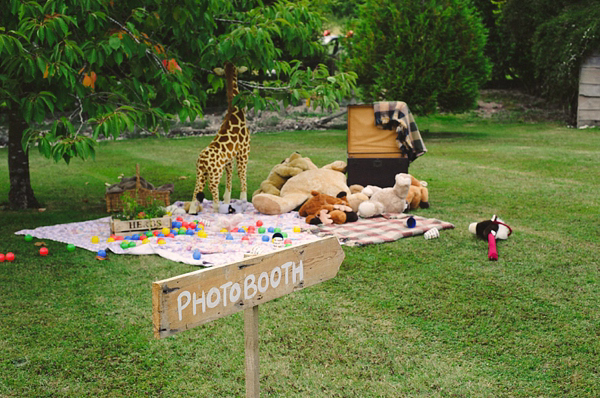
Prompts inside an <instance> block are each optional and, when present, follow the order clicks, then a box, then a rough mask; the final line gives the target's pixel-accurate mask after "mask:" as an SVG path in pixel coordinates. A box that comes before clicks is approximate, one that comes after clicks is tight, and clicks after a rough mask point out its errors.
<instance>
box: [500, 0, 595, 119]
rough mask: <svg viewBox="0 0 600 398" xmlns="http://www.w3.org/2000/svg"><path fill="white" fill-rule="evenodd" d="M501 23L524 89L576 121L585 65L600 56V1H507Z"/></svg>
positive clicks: (503, 2)
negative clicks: (552, 104)
mask: <svg viewBox="0 0 600 398" xmlns="http://www.w3.org/2000/svg"><path fill="white" fill-rule="evenodd" d="M497 3H498V5H499V6H500V9H499V10H500V18H499V19H498V24H499V27H498V28H499V29H500V30H501V32H502V33H501V34H503V35H504V37H506V38H507V40H508V41H509V42H510V47H511V50H512V53H511V54H509V56H510V58H511V67H512V68H513V70H514V71H515V77H516V78H517V79H519V81H520V83H521V86H522V87H523V88H525V89H526V90H527V91H529V92H530V93H532V94H536V95H541V96H543V97H544V98H546V99H547V100H549V101H551V102H553V103H556V104H561V105H563V106H564V108H566V109H567V110H568V111H570V114H571V117H572V118H574V117H575V115H576V111H577V94H578V80H579V71H580V69H581V64H582V62H583V61H584V60H585V58H586V57H587V56H589V55H591V54H592V53H593V52H594V51H598V50H600V7H598V1H597V0H553V1H548V0H531V1H517V0H502V1H499V2H497Z"/></svg>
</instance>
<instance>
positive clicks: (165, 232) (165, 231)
mask: <svg viewBox="0 0 600 398" xmlns="http://www.w3.org/2000/svg"><path fill="white" fill-rule="evenodd" d="M170 231H171V230H170V229H169V228H167V227H164V228H163V229H161V232H162V233H163V235H168V234H169V232H170Z"/></svg>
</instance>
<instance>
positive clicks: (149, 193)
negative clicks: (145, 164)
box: [105, 164, 171, 213]
mask: <svg viewBox="0 0 600 398" xmlns="http://www.w3.org/2000/svg"><path fill="white" fill-rule="evenodd" d="M135 176H136V180H135V189H128V190H125V191H123V192H115V193H108V192H107V193H106V195H105V198H106V211H107V212H109V213H111V212H113V211H121V210H123V202H122V201H121V196H123V195H125V194H127V193H128V194H129V195H131V196H132V197H134V198H136V202H137V203H138V204H140V205H144V204H147V203H148V201H149V199H150V198H153V199H154V200H159V201H162V202H164V205H165V206H169V205H170V204H171V202H170V200H169V195H170V192H169V191H162V190H161V191H159V190H152V189H146V188H144V187H142V185H141V182H140V165H139V164H136V165H135Z"/></svg>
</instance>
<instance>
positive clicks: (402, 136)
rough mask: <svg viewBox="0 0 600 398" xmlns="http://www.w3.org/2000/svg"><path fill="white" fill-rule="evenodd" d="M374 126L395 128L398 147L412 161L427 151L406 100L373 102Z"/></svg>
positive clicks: (388, 128)
mask: <svg viewBox="0 0 600 398" xmlns="http://www.w3.org/2000/svg"><path fill="white" fill-rule="evenodd" d="M373 111H374V112H375V126H377V127H378V128H380V129H384V130H396V133H397V134H398V135H397V137H396V144H397V145H398V149H400V151H401V152H402V153H403V154H405V155H406V156H407V157H408V160H409V162H412V161H413V160H415V159H416V158H418V157H419V156H422V155H424V154H425V153H426V152H427V148H426V147H425V144H424V143H423V140H422V138H421V133H420V132H419V129H418V128H417V124H416V123H415V119H414V117H413V115H412V113H411V111H410V109H408V105H407V104H406V102H401V101H391V102H375V103H374V104H373Z"/></svg>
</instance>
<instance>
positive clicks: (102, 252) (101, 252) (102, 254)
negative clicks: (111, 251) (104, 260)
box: [96, 249, 106, 257]
mask: <svg viewBox="0 0 600 398" xmlns="http://www.w3.org/2000/svg"><path fill="white" fill-rule="evenodd" d="M96 255H97V256H98V257H106V250H103V249H100V250H98V252H97V253H96Z"/></svg>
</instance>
